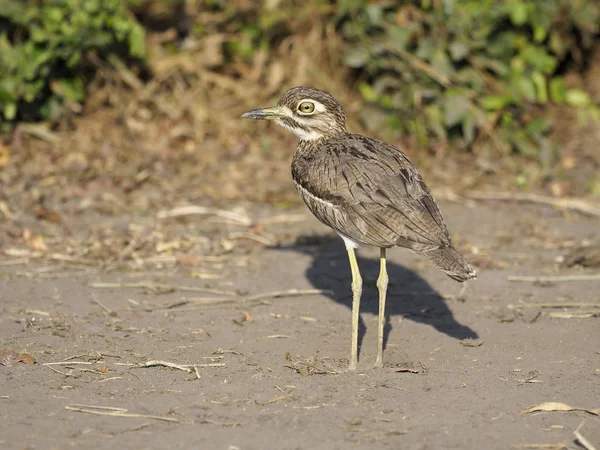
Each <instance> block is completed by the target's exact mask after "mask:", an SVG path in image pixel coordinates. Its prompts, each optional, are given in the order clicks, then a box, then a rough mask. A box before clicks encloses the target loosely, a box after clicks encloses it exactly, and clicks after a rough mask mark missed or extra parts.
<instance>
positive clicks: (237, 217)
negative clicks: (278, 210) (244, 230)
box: [156, 206, 252, 226]
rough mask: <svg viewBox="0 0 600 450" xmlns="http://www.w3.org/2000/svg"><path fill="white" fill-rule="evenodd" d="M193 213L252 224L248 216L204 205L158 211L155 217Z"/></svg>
mask: <svg viewBox="0 0 600 450" xmlns="http://www.w3.org/2000/svg"><path fill="white" fill-rule="evenodd" d="M195 214H201V215H213V216H217V217H221V218H223V219H227V220H231V221H234V222H237V223H239V224H240V225H244V226H250V225H252V219H251V218H250V217H248V216H245V215H243V214H239V213H236V212H233V211H226V210H223V209H215V208H207V207H205V206H180V207H178V208H173V209H170V210H168V211H159V212H158V214H157V215H156V217H158V218H159V219H166V218H168V217H181V216H191V215H195Z"/></svg>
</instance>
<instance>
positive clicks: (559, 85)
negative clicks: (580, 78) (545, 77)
mask: <svg viewBox="0 0 600 450" xmlns="http://www.w3.org/2000/svg"><path fill="white" fill-rule="evenodd" d="M549 91H550V98H551V99H552V101H553V102H554V103H558V104H560V103H564V101H565V97H566V93H567V87H566V86H565V80H563V79H562V78H560V77H556V78H552V79H551V80H550V86H549Z"/></svg>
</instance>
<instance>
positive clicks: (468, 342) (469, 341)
mask: <svg viewBox="0 0 600 450" xmlns="http://www.w3.org/2000/svg"><path fill="white" fill-rule="evenodd" d="M460 345H462V346H464V347H481V346H482V345H483V341H481V340H479V341H476V340H474V339H463V340H462V341H460Z"/></svg>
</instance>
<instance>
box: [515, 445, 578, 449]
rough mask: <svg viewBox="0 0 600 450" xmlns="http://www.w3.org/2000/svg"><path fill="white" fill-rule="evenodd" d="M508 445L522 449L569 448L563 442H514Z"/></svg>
mask: <svg viewBox="0 0 600 450" xmlns="http://www.w3.org/2000/svg"><path fill="white" fill-rule="evenodd" d="M510 447H511V448H518V449H523V450H526V449H531V450H569V447H567V446H566V445H565V444H514V445H511V446H510Z"/></svg>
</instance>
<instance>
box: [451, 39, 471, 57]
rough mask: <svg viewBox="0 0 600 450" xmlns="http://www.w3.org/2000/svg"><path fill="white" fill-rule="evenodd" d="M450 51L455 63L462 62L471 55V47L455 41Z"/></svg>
mask: <svg viewBox="0 0 600 450" xmlns="http://www.w3.org/2000/svg"><path fill="white" fill-rule="evenodd" d="M448 49H449V50H450V56H451V57H452V60H453V61H460V60H462V59H464V58H465V57H466V56H467V55H468V54H469V47H467V46H466V45H465V44H463V43H462V42H460V41H453V42H452V43H451V44H450V46H449V47H448Z"/></svg>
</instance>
